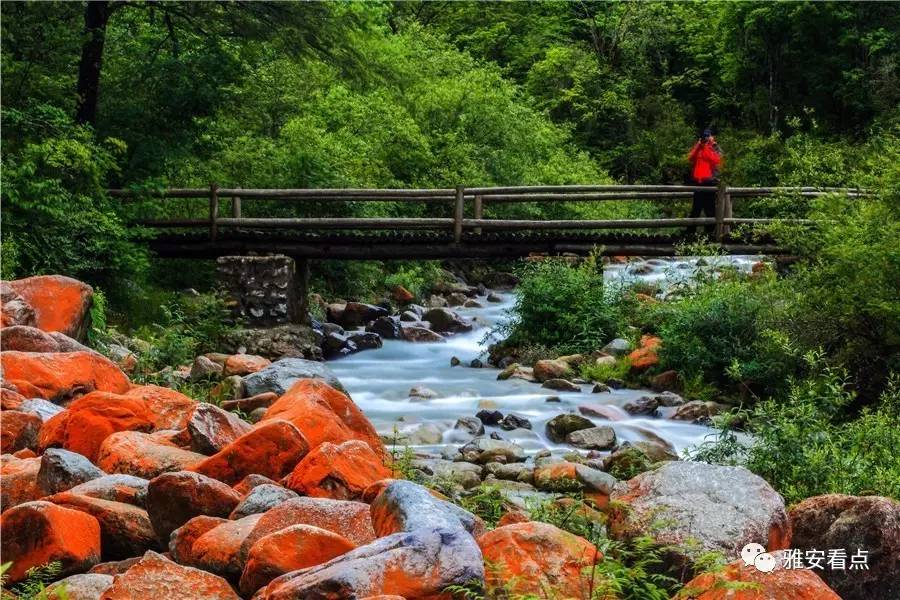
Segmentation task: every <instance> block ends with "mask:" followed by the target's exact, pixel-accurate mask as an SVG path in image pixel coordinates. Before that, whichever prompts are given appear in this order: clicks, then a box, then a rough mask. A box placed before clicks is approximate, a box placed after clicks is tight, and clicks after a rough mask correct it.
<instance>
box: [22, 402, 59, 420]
mask: <svg viewBox="0 0 900 600" xmlns="http://www.w3.org/2000/svg"><path fill="white" fill-rule="evenodd" d="M16 410H18V411H20V412H32V413H36V414H37V415H38V416H39V417H40V418H41V421H47V420H49V419H50V418H52V417H54V416H56V415H58V414H59V413H61V412H62V411H64V410H65V409H64V408H63V407H62V406H60V405H58V404H53V403H52V402H50V401H49V400H44V399H43V398H30V399H28V400H25V401H24V402H22V404H20V405H19V408H17V409H16Z"/></svg>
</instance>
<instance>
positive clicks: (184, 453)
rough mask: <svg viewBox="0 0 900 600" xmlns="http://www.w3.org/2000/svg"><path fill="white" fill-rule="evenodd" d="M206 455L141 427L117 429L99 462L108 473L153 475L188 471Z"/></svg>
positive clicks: (99, 453) (100, 454) (145, 476)
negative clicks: (156, 435)
mask: <svg viewBox="0 0 900 600" xmlns="http://www.w3.org/2000/svg"><path fill="white" fill-rule="evenodd" d="M204 458H205V457H204V456H203V455H202V454H197V453H196V452H191V451H190V450H183V449H181V448H179V447H177V446H175V445H174V444H172V443H170V442H165V441H163V440H161V439H159V438H155V437H153V434H147V433H140V432H138V431H122V432H119V433H114V434H112V435H111V436H109V437H108V438H106V440H104V442H103V445H102V446H100V451H99V452H98V453H97V463H96V464H97V466H98V467H100V468H101V469H103V470H104V471H106V472H107V473H123V474H125V475H134V476H136V477H142V478H144V479H153V478H154V477H156V476H157V475H162V474H163V473H168V472H169V471H185V470H187V469H188V467H190V466H191V465H194V464H197V462H198V461H201V460H203V459H204Z"/></svg>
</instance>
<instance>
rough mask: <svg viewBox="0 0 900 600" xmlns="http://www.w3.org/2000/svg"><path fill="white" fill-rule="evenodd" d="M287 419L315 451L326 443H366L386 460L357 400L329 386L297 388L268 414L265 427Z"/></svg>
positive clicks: (315, 384) (302, 384)
mask: <svg viewBox="0 0 900 600" xmlns="http://www.w3.org/2000/svg"><path fill="white" fill-rule="evenodd" d="M272 419H285V420H287V421H290V422H291V423H293V425H294V426H295V427H296V428H297V429H299V430H300V432H301V433H302V434H303V437H305V438H306V440H307V441H308V442H309V445H310V447H312V448H315V447H316V446H318V445H319V444H321V443H323V442H332V443H335V444H339V443H341V442H346V441H349V440H362V441H364V442H366V443H367V444H369V446H370V447H371V448H372V450H374V451H375V453H376V454H378V455H379V456H386V454H385V451H384V446H383V444H382V443H381V440H380V439H379V437H378V433H377V432H376V431H375V428H374V427H373V426H372V423H370V422H369V419H367V418H366V416H365V415H364V414H363V413H362V411H361V410H360V409H359V407H358V406H356V404H354V402H353V400H351V399H350V398H349V397H348V396H347V395H345V394H343V393H341V392H340V391H339V390H336V389H334V388H332V387H330V386H329V385H327V384H326V383H324V382H322V381H319V380H312V379H307V380H304V381H300V382H298V383H297V384H295V385H294V386H293V387H292V388H291V389H290V391H289V392H288V393H286V394H284V395H283V396H282V397H281V398H279V399H278V401H277V402H275V404H273V405H272V406H271V407H269V409H268V410H267V411H266V415H265V417H263V420H262V421H261V422H262V423H265V422H267V421H270V420H272Z"/></svg>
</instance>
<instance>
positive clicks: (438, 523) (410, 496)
mask: <svg viewBox="0 0 900 600" xmlns="http://www.w3.org/2000/svg"><path fill="white" fill-rule="evenodd" d="M474 466H475V465H473V467H474ZM476 468H477V467H476ZM370 510H371V513H372V526H373V527H374V528H375V534H376V535H377V536H379V537H381V536H385V535H391V534H392V533H400V532H402V531H415V530H416V529H422V528H426V529H427V528H434V527H439V528H442V529H446V530H449V531H457V530H462V531H465V532H467V533H469V534H471V535H475V536H478V535H480V534H481V533H483V532H484V523H482V522H481V519H479V518H478V517H476V516H475V515H473V514H472V513H470V512H469V511H467V510H465V509H464V508H461V507H459V506H457V505H455V504H453V503H451V502H447V501H446V500H441V499H440V498H436V497H435V496H434V495H432V493H431V491H430V490H428V489H427V488H425V487H423V486H421V485H419V484H417V483H413V482H412V481H405V480H402V479H398V480H395V481H392V482H390V483H388V484H387V485H386V486H385V487H384V489H383V490H381V493H380V494H378V496H377V497H376V498H375V499H374V500H373V501H372V503H371V505H370Z"/></svg>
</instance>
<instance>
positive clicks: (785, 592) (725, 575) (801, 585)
mask: <svg viewBox="0 0 900 600" xmlns="http://www.w3.org/2000/svg"><path fill="white" fill-rule="evenodd" d="M783 554H784V553H783V552H773V553H772V556H773V557H774V562H775V570H774V571H771V572H769V573H765V572H763V571H760V570H759V569H757V568H756V566H755V565H752V564H751V565H749V566H748V565H746V564H745V563H744V561H743V560H740V559H739V560H736V561H735V562H733V563H731V564H729V565H728V566H726V567H725V568H724V569H722V570H721V571H717V572H715V573H702V574H701V575H698V576H697V577H695V578H694V579H693V580H691V581H690V582H688V584H687V585H685V586H684V588H683V589H682V590H681V592H679V593H678V594H677V595H676V596H675V598H676V599H677V600H682V599H683V600H688V599H690V600H841V597H840V596H838V595H837V594H835V593H834V591H833V590H832V589H831V588H830V587H828V586H827V585H826V584H825V582H824V581H822V579H821V578H820V577H819V576H818V575H817V574H816V573H815V572H814V571H812V570H810V569H785V568H783V560H784V557H783ZM737 582H739V583H743V584H745V585H743V586H740V587H737V586H735V585H728V584H729V583H732V584H733V583H737Z"/></svg>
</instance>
